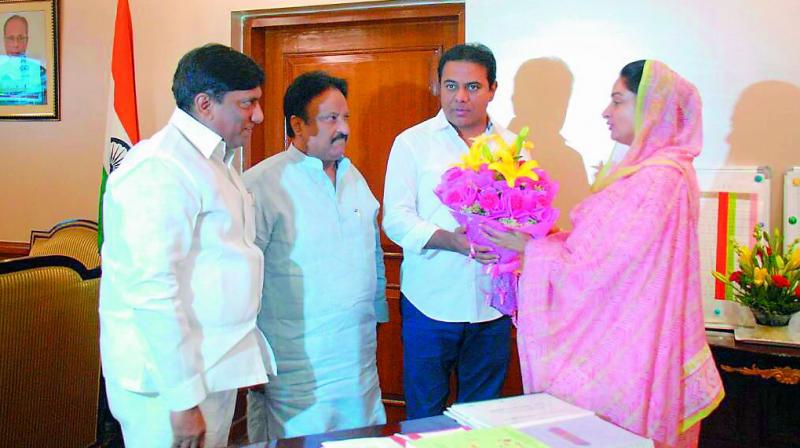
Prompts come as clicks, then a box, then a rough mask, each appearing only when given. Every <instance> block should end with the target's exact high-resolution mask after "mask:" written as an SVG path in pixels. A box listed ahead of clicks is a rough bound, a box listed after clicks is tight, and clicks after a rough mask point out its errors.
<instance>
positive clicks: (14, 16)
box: [3, 14, 28, 36]
mask: <svg viewBox="0 0 800 448" xmlns="http://www.w3.org/2000/svg"><path fill="white" fill-rule="evenodd" d="M12 20H21V21H22V23H24V24H25V32H26V33H27V32H28V19H26V18H25V17H22V16H21V15H18V14H14V15H13V16H11V17H9V18H8V19H6V23H4V24H3V35H4V36H5V34H6V28H8V22H10V21H12Z"/></svg>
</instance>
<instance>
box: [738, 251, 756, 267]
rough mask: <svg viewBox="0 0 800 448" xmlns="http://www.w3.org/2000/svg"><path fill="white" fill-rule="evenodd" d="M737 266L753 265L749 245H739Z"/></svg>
mask: <svg viewBox="0 0 800 448" xmlns="http://www.w3.org/2000/svg"><path fill="white" fill-rule="evenodd" d="M738 252H739V266H741V267H742V268H743V269H747V268H749V267H751V266H752V265H753V251H752V250H750V248H749V247H744V246H742V247H739V249H738Z"/></svg>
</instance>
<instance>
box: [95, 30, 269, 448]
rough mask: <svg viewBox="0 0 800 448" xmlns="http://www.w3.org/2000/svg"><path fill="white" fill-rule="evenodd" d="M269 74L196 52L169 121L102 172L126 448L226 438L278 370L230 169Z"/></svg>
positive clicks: (258, 117)
mask: <svg viewBox="0 0 800 448" xmlns="http://www.w3.org/2000/svg"><path fill="white" fill-rule="evenodd" d="M219 65H222V66H224V67H229V68H230V69H229V70H225V71H220V70H218V69H217V67H218V66H219ZM263 79H264V77H263V72H262V71H261V69H260V68H259V67H258V66H257V65H256V64H255V62H253V61H252V60H251V59H250V58H248V57H247V56H245V55H243V54H241V53H238V52H236V51H234V50H232V49H231V48H228V47H225V46H223V45H218V44H216V45H206V46H204V47H200V48H197V49H195V50H192V51H190V52H189V53H187V54H186V55H185V56H184V57H183V58H182V59H181V61H180V63H179V64H178V69H177V70H176V72H175V77H174V81H173V92H174V94H175V100H176V103H177V105H178V108H176V109H175V112H174V113H173V114H172V117H171V118H170V121H169V123H168V124H167V125H166V126H165V127H164V128H163V129H161V130H160V131H159V132H158V133H156V134H155V135H153V136H152V137H151V138H150V139H147V140H143V141H142V142H140V143H139V144H137V145H135V146H134V147H133V148H132V149H131V151H130V154H129V155H128V156H127V157H126V158H125V160H123V162H122V164H121V165H120V167H119V168H118V169H116V170H114V171H113V172H112V173H111V175H110V176H109V178H108V184H107V188H106V193H105V196H104V201H103V205H104V215H103V216H104V218H105V219H104V223H105V242H104V244H103V248H102V255H103V277H102V280H101V282H100V310H99V312H100V352H101V357H102V364H103V373H104V375H105V379H106V391H107V394H108V402H109V407H110V409H111V412H112V413H113V415H114V417H116V419H117V420H118V421H119V422H120V425H121V426H122V433H123V438H124V441H125V446H126V447H128V448H139V447H140V448H159V447H163V448H166V447H175V446H180V447H198V446H203V444H205V445H204V446H205V447H207V448H212V447H223V446H227V445H228V432H229V429H230V425H231V418H232V416H233V412H234V407H235V404H236V391H237V390H238V388H240V387H247V386H251V385H255V384H261V383H264V382H266V381H267V374H274V373H275V361H274V357H273V355H272V351H271V349H270V347H269V345H268V344H267V343H266V341H265V339H264V336H263V335H262V334H261V332H260V331H258V329H257V328H256V318H257V314H258V306H259V299H260V291H261V273H262V266H263V256H262V254H261V251H260V250H259V249H258V247H256V245H255V243H254V240H255V222H254V219H253V204H252V199H251V197H250V195H249V194H248V193H247V190H246V189H245V187H244V184H243V183H242V181H241V179H240V178H239V176H238V174H237V173H236V171H235V170H234V169H233V168H232V167H231V160H232V159H233V156H234V153H235V152H236V150H237V149H239V148H241V146H242V144H243V143H244V142H245V141H246V140H247V139H248V138H249V136H250V132H251V130H252V128H253V126H254V125H255V124H256V123H260V122H261V121H262V120H263V118H264V115H263V113H262V111H261V107H260V106H259V103H258V100H259V97H260V96H261V88H260V87H259V86H260V85H261V83H262V82H263Z"/></svg>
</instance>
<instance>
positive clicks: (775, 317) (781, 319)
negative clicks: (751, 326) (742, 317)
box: [750, 308, 792, 327]
mask: <svg viewBox="0 0 800 448" xmlns="http://www.w3.org/2000/svg"><path fill="white" fill-rule="evenodd" d="M750 311H752V312H753V317H755V318H756V323H757V324H759V325H766V326H768V327H782V326H784V325H788V324H789V320H790V319H791V318H792V315H791V314H778V313H774V312H771V311H766V310H762V309H758V308H750Z"/></svg>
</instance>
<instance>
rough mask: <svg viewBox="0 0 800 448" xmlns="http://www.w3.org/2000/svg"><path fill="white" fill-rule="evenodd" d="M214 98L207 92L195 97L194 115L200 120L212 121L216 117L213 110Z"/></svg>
mask: <svg viewBox="0 0 800 448" xmlns="http://www.w3.org/2000/svg"><path fill="white" fill-rule="evenodd" d="M213 102H214V100H213V98H211V96H209V95H208V94H207V93H205V92H201V93H198V94H197V95H195V96H194V101H193V103H194V113H195V115H196V116H197V118H198V119H205V120H210V119H211V118H213V116H214V112H213V109H212V107H211V106H212V103H213Z"/></svg>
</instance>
